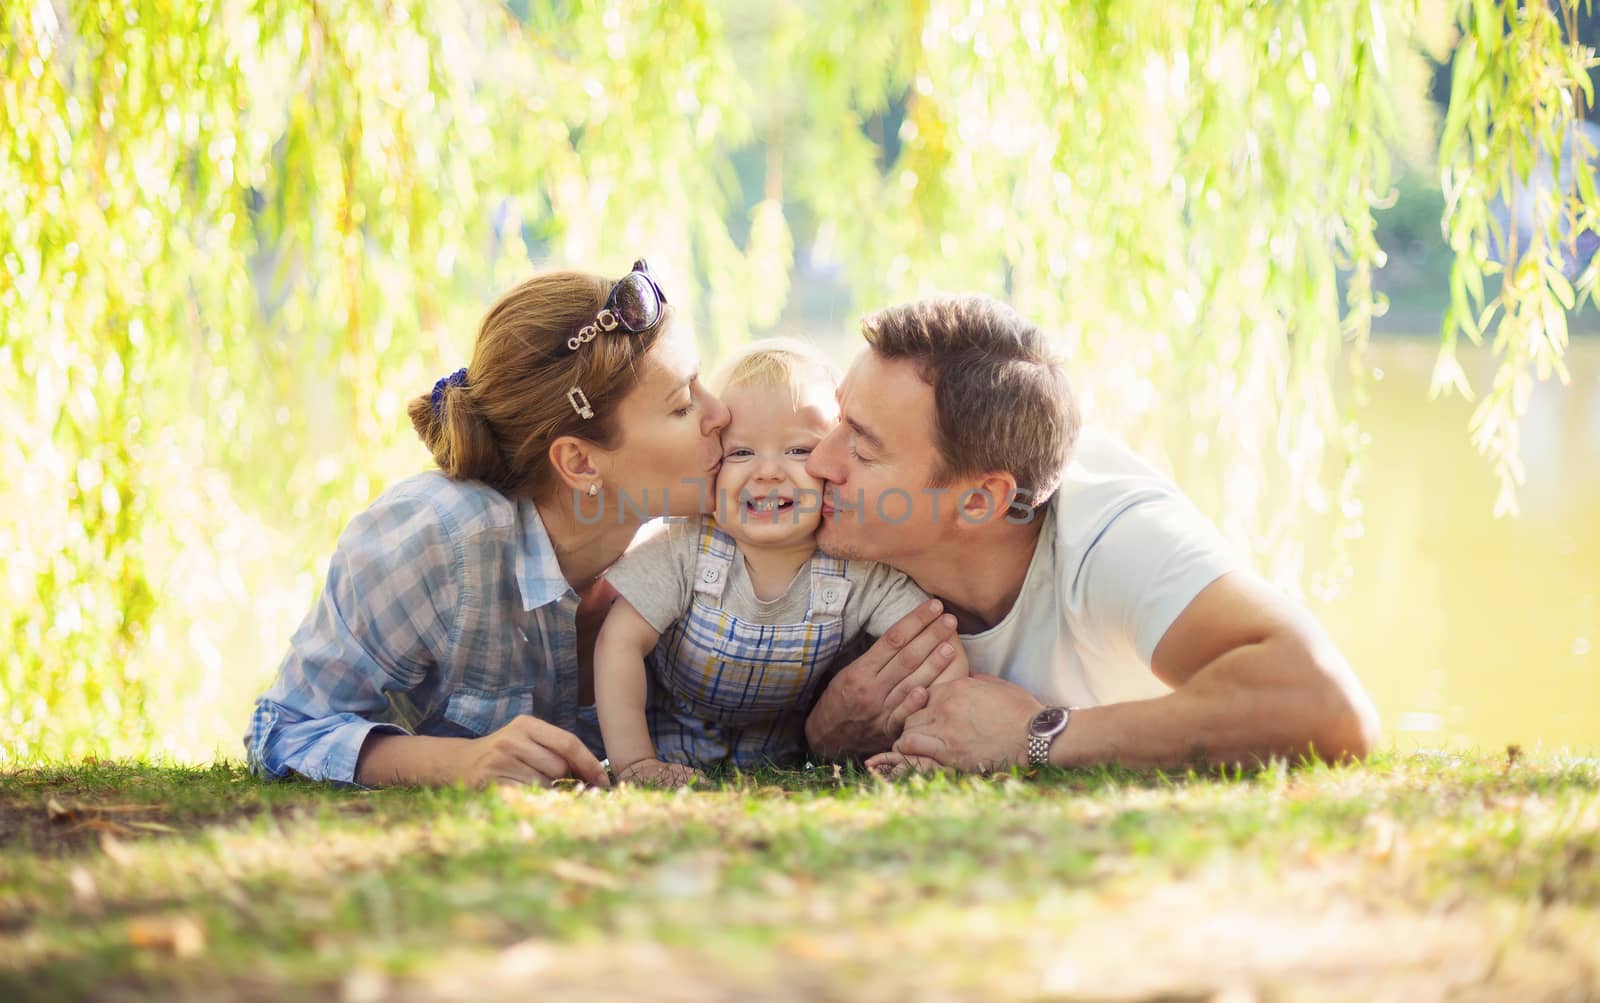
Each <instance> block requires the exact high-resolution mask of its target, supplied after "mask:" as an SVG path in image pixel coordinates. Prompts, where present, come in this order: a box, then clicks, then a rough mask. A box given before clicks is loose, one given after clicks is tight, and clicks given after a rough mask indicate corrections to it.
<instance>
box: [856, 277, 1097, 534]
mask: <svg viewBox="0 0 1600 1003" xmlns="http://www.w3.org/2000/svg"><path fill="white" fill-rule="evenodd" d="M861 332H862V334H863V335H865V336H866V339H867V344H868V345H870V346H872V350H873V351H875V352H877V353H878V355H879V356H880V357H881V358H884V359H907V360H909V361H911V362H912V363H914V364H915V365H916V366H917V371H918V373H919V374H920V375H921V377H922V379H923V380H924V381H925V382H926V383H928V384H929V385H930V386H932V387H933V402H934V416H935V417H934V422H935V429H936V436H935V445H936V446H937V448H938V451H939V469H938V471H937V472H936V473H935V475H934V478H933V484H934V486H936V487H937V486H943V485H945V484H948V483H950V482H951V481H953V480H955V479H957V478H960V477H971V476H975V475H977V474H983V473H987V472H990V471H1004V472H1006V473H1009V474H1010V475H1011V476H1012V477H1015V478H1016V480H1017V487H1018V489H1019V491H1020V492H1024V493H1023V494H1022V495H1021V499H1022V500H1023V501H1024V503H1026V504H1031V505H1034V506H1039V505H1043V504H1044V503H1045V502H1046V501H1049V499H1050V496H1051V495H1053V494H1054V493H1055V490H1056V488H1057V487H1058V486H1059V485H1060V483H1061V474H1062V471H1063V470H1064V469H1065V468H1066V465H1067V461H1068V460H1069V459H1070V458H1071V456H1072V447H1073V445H1074V444H1075V443H1076V442H1077V440H1078V429H1079V426H1080V424H1081V419H1080V417H1079V413H1078V403H1077V400H1076V399H1075V398H1074V397H1073V394H1072V387H1071V386H1070V385H1069V384H1068V382H1067V374H1066V370H1065V369H1064V367H1063V366H1062V364H1061V361H1060V360H1059V359H1058V358H1056V357H1055V356H1054V355H1052V354H1051V352H1050V346H1049V344H1048V343H1047V342H1046V341H1045V337H1044V335H1043V334H1042V333H1040V331H1039V329H1038V328H1037V327H1035V326H1034V325H1032V324H1030V323H1028V322H1027V321H1026V320H1024V319H1023V318H1022V316H1021V315H1020V314H1018V313H1017V312H1016V311H1015V310H1013V309H1012V308H1011V307H1009V306H1007V305H1006V304H1004V303H1002V302H1000V301H999V300H996V299H992V298H990V297H988V296H940V297H935V298H932V299H922V300H916V301H914V302H911V303H904V304H901V305H900V306H892V307H889V308H888V309H885V310H879V311H878V312H877V313H873V314H869V315H868V316H867V317H865V318H863V319H862V321H861Z"/></svg>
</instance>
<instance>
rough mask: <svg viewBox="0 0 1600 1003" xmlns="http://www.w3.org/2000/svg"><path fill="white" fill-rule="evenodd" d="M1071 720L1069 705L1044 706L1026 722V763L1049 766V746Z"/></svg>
mask: <svg viewBox="0 0 1600 1003" xmlns="http://www.w3.org/2000/svg"><path fill="white" fill-rule="evenodd" d="M1071 720H1072V708H1071V707H1046V708H1045V709H1044V710H1042V711H1040V712H1039V713H1037V714H1035V715H1033V720H1031V721H1029V722H1028V765H1029V766H1049V765H1050V746H1051V744H1053V743H1054V742H1055V740H1056V736H1057V735H1060V734H1061V733H1062V732H1063V731H1066V730H1067V722H1069V721H1071Z"/></svg>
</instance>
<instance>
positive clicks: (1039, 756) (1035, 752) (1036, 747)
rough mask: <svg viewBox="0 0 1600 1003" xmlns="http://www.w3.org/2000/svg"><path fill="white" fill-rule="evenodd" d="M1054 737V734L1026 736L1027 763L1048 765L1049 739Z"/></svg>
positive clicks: (1030, 764)
mask: <svg viewBox="0 0 1600 1003" xmlns="http://www.w3.org/2000/svg"><path fill="white" fill-rule="evenodd" d="M1054 737H1055V736H1053V735H1052V736H1049V737H1046V736H1044V735H1029V736H1028V765H1029V766H1049V765H1050V739H1051V738H1054Z"/></svg>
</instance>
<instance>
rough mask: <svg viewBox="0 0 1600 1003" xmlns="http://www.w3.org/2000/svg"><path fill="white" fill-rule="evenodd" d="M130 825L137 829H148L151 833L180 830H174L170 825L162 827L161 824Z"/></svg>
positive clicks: (131, 823) (138, 823)
mask: <svg viewBox="0 0 1600 1003" xmlns="http://www.w3.org/2000/svg"><path fill="white" fill-rule="evenodd" d="M128 824H129V825H131V826H133V827H134V828H136V829H148V830H150V831H151V832H177V831H178V830H176V829H174V828H173V827H172V826H170V825H162V824H161V823H160V822H129V823H128Z"/></svg>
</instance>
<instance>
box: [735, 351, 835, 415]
mask: <svg viewBox="0 0 1600 1003" xmlns="http://www.w3.org/2000/svg"><path fill="white" fill-rule="evenodd" d="M841 379H843V376H842V374H841V373H840V372H839V369H838V367H837V366H835V365H834V364H833V363H832V362H830V361H828V357H827V356H826V355H823V354H822V353H821V352H820V351H818V350H817V348H816V346H815V345H812V344H810V343H809V342H804V341H799V340H797V339H795V338H763V339H762V340H760V341H755V342H751V343H750V344H748V345H746V346H744V347H743V348H741V349H740V350H739V351H737V352H735V353H734V354H733V356H732V357H731V358H729V359H728V360H727V361H726V362H724V363H723V364H722V365H721V366H719V367H718V368H717V372H716V375H715V376H713V377H712V379H711V386H712V390H713V392H714V393H716V394H717V395H718V396H721V395H722V394H725V393H728V392H729V391H731V390H737V389H740V388H742V387H748V386H755V387H762V388H770V389H773V390H787V391H788V392H789V395H790V396H791V397H792V398H793V399H794V400H796V401H799V400H800V399H801V398H802V397H803V396H804V393H805V389H806V387H807V386H809V385H811V384H812V383H814V382H826V383H827V384H828V389H830V390H837V389H838V388H839V381H840V380H841Z"/></svg>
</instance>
